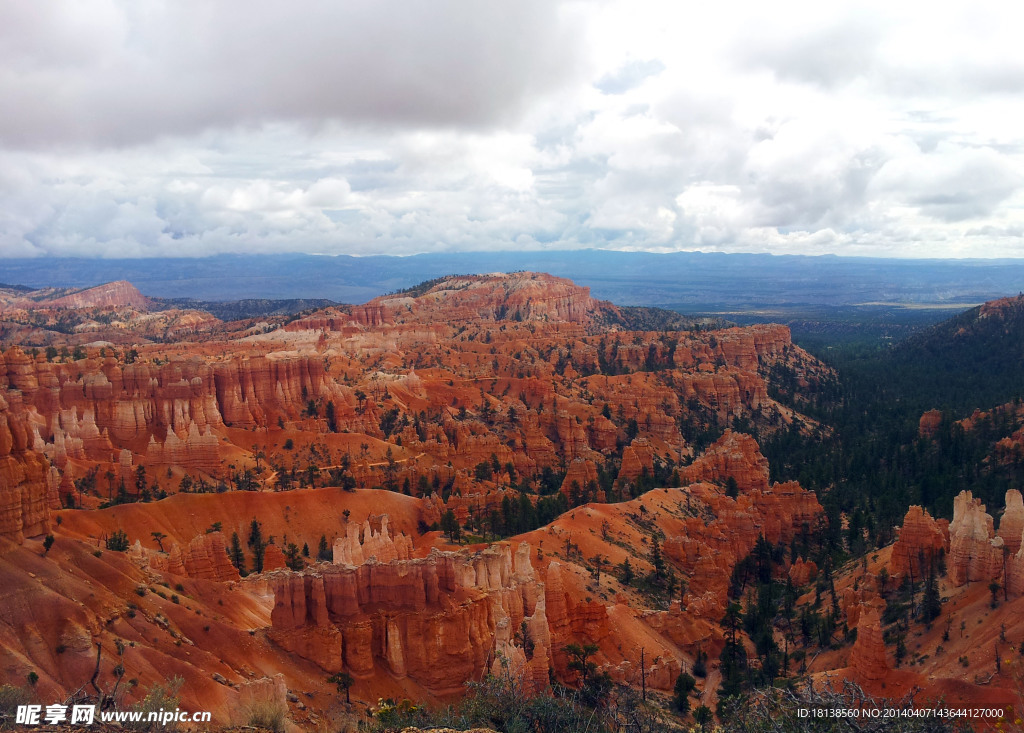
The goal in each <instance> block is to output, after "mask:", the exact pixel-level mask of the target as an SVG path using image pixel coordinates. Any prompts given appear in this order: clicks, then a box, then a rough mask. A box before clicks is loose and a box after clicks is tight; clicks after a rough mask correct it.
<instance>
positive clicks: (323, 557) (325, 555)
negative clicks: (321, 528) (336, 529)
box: [316, 535, 334, 562]
mask: <svg viewBox="0 0 1024 733" xmlns="http://www.w3.org/2000/svg"><path fill="white" fill-rule="evenodd" d="M333 556H334V553H333V552H332V551H331V548H330V547H329V546H328V544H327V536H326V535H320V543H319V544H318V545H317V547H316V559H317V562H330V561H331V560H332V559H333Z"/></svg>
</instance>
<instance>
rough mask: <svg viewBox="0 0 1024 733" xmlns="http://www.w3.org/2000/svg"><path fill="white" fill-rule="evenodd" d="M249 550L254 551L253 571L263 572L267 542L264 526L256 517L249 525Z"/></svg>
mask: <svg viewBox="0 0 1024 733" xmlns="http://www.w3.org/2000/svg"><path fill="white" fill-rule="evenodd" d="M247 544H248V545H249V548H250V549H251V550H252V571H253V572H254V573H262V572H263V555H264V553H265V552H266V550H267V542H266V541H265V540H264V539H263V525H262V524H260V522H259V521H257V520H256V518H255V517H254V518H253V520H252V522H251V523H250V525H249V540H248V543H247Z"/></svg>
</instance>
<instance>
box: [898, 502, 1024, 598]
mask: <svg viewBox="0 0 1024 733" xmlns="http://www.w3.org/2000/svg"><path fill="white" fill-rule="evenodd" d="M1021 509H1022V510H1024V506H1022V507H1021ZM948 542H949V539H948V537H947V536H946V534H945V533H944V532H943V531H942V526H941V525H940V524H939V523H938V522H936V521H935V520H934V519H932V517H931V515H930V514H928V512H926V511H925V510H924V509H922V508H921V507H920V506H917V505H915V506H912V507H910V509H908V510H907V514H906V516H905V517H904V518H903V527H902V528H901V529H900V532H899V538H898V539H897V540H896V543H895V544H894V545H893V548H892V554H891V555H890V558H889V574H890V575H891V576H892V577H894V578H902V577H904V576H905V575H907V574H908V573H910V574H912V575H913V577H914V578H915V579H916V580H920V579H921V578H924V577H925V576H926V575H927V574H928V572H929V569H930V568H931V567H932V563H933V561H937V559H938V556H939V554H940V553H943V552H945V551H946V547H947V545H948Z"/></svg>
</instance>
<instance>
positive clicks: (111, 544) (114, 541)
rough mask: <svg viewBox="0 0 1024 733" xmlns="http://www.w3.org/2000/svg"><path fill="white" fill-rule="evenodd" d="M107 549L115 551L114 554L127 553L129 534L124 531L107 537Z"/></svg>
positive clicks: (118, 531) (121, 530)
mask: <svg viewBox="0 0 1024 733" xmlns="http://www.w3.org/2000/svg"><path fill="white" fill-rule="evenodd" d="M107 549H108V550H113V551H114V552H127V551H128V534H127V533H126V532H125V531H124V530H123V529H119V530H117V531H115V532H114V533H113V534H112V535H110V536H109V537H107Z"/></svg>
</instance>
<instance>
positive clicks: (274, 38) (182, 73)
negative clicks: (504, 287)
mask: <svg viewBox="0 0 1024 733" xmlns="http://www.w3.org/2000/svg"><path fill="white" fill-rule="evenodd" d="M1015 5H1016V4H1014V3H1008V2H1005V0H1001V1H999V2H984V1H982V2H978V1H977V0H975V1H972V2H942V1H941V0H938V1H934V0H933V1H932V2H928V3H923V2H915V1H912V0H908V1H905V2H904V1H900V2H892V0H888V1H887V2H871V1H870V0H868V1H864V0H858V1H857V2H843V1H839V0H837V1H830V2H820V0H819V1H818V2H814V3H791V2H775V3H765V2H763V1H761V2H728V1H727V0H722V1H721V2H716V3H680V2H678V1H676V0H666V1H661V0H657V1H656V0H650V1H644V0H628V1H627V2H618V1H616V0H589V1H576V0H571V1H566V2H562V1H559V0H515V1H514V2H511V1H508V0H504V1H502V2H492V1H490V0H463V1H460V0H401V1H399V0H346V1H345V2H336V1H335V0H330V1H328V0H297V1H296V2H291V3H283V2H279V1H275V2H269V1H268V0H244V1H243V0H220V1H218V2H215V3H211V2H208V1H207V0H47V2H38V0H6V1H5V2H3V3H0V256H2V257H47V256H82V257H150V256H203V255H210V254H214V253H220V252H234V253H241V252H249V253H279V252H307V253H319V254H352V255H368V254H414V253H420V252H439V251H445V252H451V251H465V250H529V249H532V250H544V249H549V250H561V249H577V248H604V249H619V250H644V251H651V252H671V251H679V250H702V251H722V252H771V253H777V254H812V255H817V254H839V255H855V256H856V255H865V256H892V257H1024V124H1022V122H1024V43H1022V42H1021V41H1020V29H1021V27H1024V22H1022V21H1024V7H1021V8H1020V9H1018V8H1017V7H1015Z"/></svg>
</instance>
